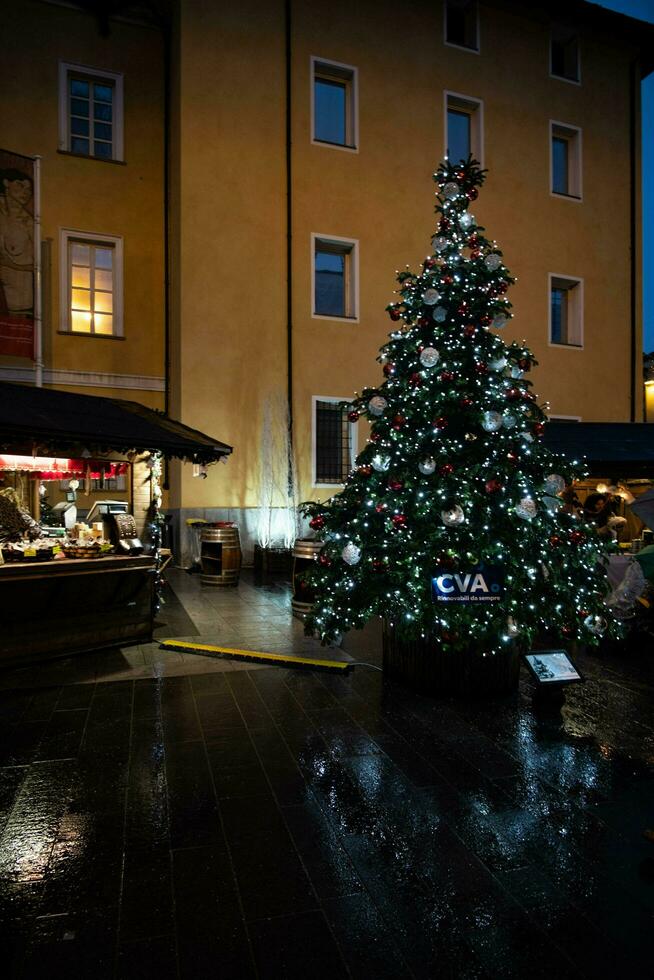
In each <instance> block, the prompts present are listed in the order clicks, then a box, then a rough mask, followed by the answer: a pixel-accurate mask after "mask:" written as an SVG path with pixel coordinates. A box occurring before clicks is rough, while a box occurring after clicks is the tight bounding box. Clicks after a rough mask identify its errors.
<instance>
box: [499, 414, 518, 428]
mask: <svg viewBox="0 0 654 980" xmlns="http://www.w3.org/2000/svg"><path fill="white" fill-rule="evenodd" d="M517 424H518V420H517V418H516V417H515V415H511V413H510V412H508V413H507V414H506V415H505V416H504V417H503V418H502V425H503V426H504V428H505V429H515V427H516V425H517Z"/></svg>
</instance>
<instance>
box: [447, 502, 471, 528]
mask: <svg viewBox="0 0 654 980" xmlns="http://www.w3.org/2000/svg"><path fill="white" fill-rule="evenodd" d="M465 519H466V515H465V514H464V513H463V510H462V509H461V508H460V507H459V505H458V504H455V506H454V507H451V508H450V510H442V511H441V520H442V522H443V524H444V525H445V526H446V527H456V526H457V525H458V524H463V522H464V521H465Z"/></svg>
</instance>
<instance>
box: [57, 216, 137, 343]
mask: <svg viewBox="0 0 654 980" xmlns="http://www.w3.org/2000/svg"><path fill="white" fill-rule="evenodd" d="M60 254H61V256H62V270H61V271H62V277H61V295H62V318H61V321H62V322H61V329H62V330H64V331H67V332H70V333H83V334H91V335H95V336H100V337H115V336H122V242H121V240H120V239H118V238H104V237H100V236H97V235H93V236H90V235H84V236H81V235H78V234H76V233H73V232H67V231H62V233H61V253H60Z"/></svg>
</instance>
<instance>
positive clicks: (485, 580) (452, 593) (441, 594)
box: [431, 562, 504, 602]
mask: <svg viewBox="0 0 654 980" xmlns="http://www.w3.org/2000/svg"><path fill="white" fill-rule="evenodd" d="M431 586H432V589H431V594H432V599H433V600H434V602H499V601H500V600H501V599H502V598H503V597H504V569H503V568H502V567H501V566H500V565H486V563H485V562H479V564H478V565H474V566H473V567H472V568H468V569H464V570H462V571H452V572H444V573H442V574H436V575H434V577H433V578H432V582H431Z"/></svg>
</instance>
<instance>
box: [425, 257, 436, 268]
mask: <svg viewBox="0 0 654 980" xmlns="http://www.w3.org/2000/svg"><path fill="white" fill-rule="evenodd" d="M422 264H423V267H424V268H425V269H433V268H434V266H435V265H436V264H437V262H436V259H432V258H428V259H425V261H424V262H423V263H422Z"/></svg>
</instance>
